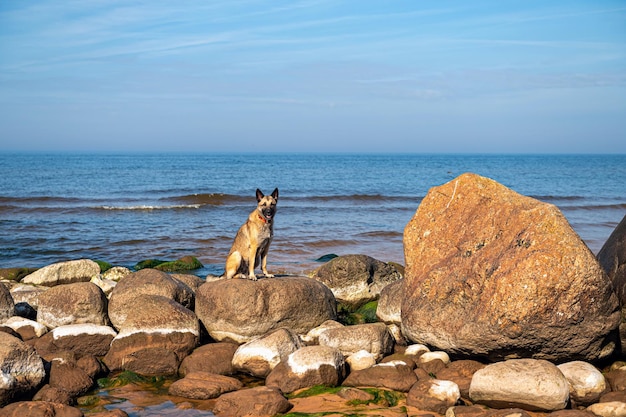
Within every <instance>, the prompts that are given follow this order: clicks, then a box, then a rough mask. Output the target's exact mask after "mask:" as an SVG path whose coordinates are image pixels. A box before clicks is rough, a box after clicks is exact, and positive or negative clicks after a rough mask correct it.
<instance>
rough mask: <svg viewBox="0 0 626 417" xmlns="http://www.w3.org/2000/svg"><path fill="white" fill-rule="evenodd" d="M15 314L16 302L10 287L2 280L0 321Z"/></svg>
mask: <svg viewBox="0 0 626 417" xmlns="http://www.w3.org/2000/svg"><path fill="white" fill-rule="evenodd" d="M14 314H15V303H14V301H13V296H12V295H11V292H10V291H9V289H8V288H7V287H6V286H5V285H4V284H3V283H1V282H0V323H4V322H5V321H6V320H7V319H8V318H9V317H12V316H13V315H14Z"/></svg>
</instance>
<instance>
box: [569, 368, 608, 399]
mask: <svg viewBox="0 0 626 417" xmlns="http://www.w3.org/2000/svg"><path fill="white" fill-rule="evenodd" d="M557 367H558V368H559V370H560V371H561V372H562V373H563V375H565V378H566V379H567V382H568V383H569V389H570V399H571V401H572V403H573V404H575V405H576V406H581V405H582V406H586V405H590V404H592V403H595V402H597V401H598V400H599V399H600V396H601V395H602V394H604V393H605V392H606V391H607V388H608V384H607V383H606V380H605V378H604V375H602V372H600V371H599V370H598V369H597V368H596V367H595V366H593V365H591V364H590V363H587V362H582V361H573V362H567V363H563V364H560V365H558V366H557Z"/></svg>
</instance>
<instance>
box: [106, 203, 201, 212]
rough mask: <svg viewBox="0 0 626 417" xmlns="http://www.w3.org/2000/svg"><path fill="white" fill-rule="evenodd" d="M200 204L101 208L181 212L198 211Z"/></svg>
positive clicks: (108, 207)
mask: <svg viewBox="0 0 626 417" xmlns="http://www.w3.org/2000/svg"><path fill="white" fill-rule="evenodd" d="M200 207H202V204H175V205H171V206H154V205H145V204H142V205H138V206H101V207H98V208H101V209H103V210H138V211H153V210H181V209H199V208H200Z"/></svg>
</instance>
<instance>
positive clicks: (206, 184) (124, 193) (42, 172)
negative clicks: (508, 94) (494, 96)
mask: <svg viewBox="0 0 626 417" xmlns="http://www.w3.org/2000/svg"><path fill="white" fill-rule="evenodd" d="M464 172H474V173H477V174H480V175H483V176H487V177H490V178H493V179H494V180H496V181H498V182H500V183H502V184H504V185H506V186H508V187H510V188H512V189H513V190H515V191H517V192H519V193H521V194H524V195H528V196H532V197H535V198H537V199H539V200H542V201H545V202H548V203H552V204H555V205H556V206H558V207H559V208H560V209H561V210H562V212H563V214H564V215H565V216H566V218H567V219H568V220H569V222H570V223H571V225H572V227H573V228H574V230H576V232H577V233H578V234H579V235H580V236H581V237H582V239H583V240H584V241H585V242H586V244H587V245H588V246H589V248H590V249H591V250H592V251H593V252H594V253H597V252H598V251H599V250H600V248H601V247H602V245H603V244H604V242H605V241H606V239H607V238H608V237H609V235H610V234H611V232H612V231H613V230H614V228H615V226H616V225H617V224H618V223H619V222H620V221H621V219H622V218H623V217H624V215H625V214H626V155H401V154H388V155H369V154H362V155H361V154H177V153H174V154H165V153H146V154H73V153H57V154H39V153H0V268H2V267H18V266H19V267H23V266H26V267H41V266H44V265H47V264H50V263H53V262H59V261H65V260H70V259H79V258H91V259H100V260H104V261H107V262H110V263H112V264H114V265H123V266H128V267H132V266H133V265H134V264H135V263H137V262H139V261H141V260H144V259H149V258H158V259H165V260H174V259H177V258H180V257H182V256H185V255H193V256H196V257H197V258H198V259H199V260H200V261H201V262H202V263H203V264H204V265H205V268H204V269H203V270H200V271H196V273H197V274H198V275H199V276H203V275H206V274H207V273H212V274H221V273H222V271H223V266H224V260H225V258H226V255H227V254H228V250H229V248H230V245H231V243H232V240H233V238H234V235H235V233H236V231H237V229H238V228H239V226H240V225H241V224H242V223H243V222H244V221H245V220H246V218H247V216H248V214H249V213H250V212H251V211H252V210H253V209H254V208H255V206H256V199H255V190H256V188H260V189H261V190H262V191H263V192H265V193H271V192H272V190H273V189H274V188H275V187H278V188H279V190H280V197H279V201H278V213H277V216H276V220H275V226H274V241H273V243H272V247H271V249H270V254H269V258H268V267H269V270H270V272H273V273H302V272H306V271H308V270H310V269H312V268H314V267H316V266H318V265H319V263H318V262H316V259H317V258H319V257H321V256H323V255H326V254H330V253H333V254H337V255H344V254H352V253H362V254H367V255H370V256H373V257H375V258H377V259H380V260H383V261H394V262H400V263H403V262H404V259H403V249H402V232H403V229H404V227H405V225H406V224H407V222H408V221H409V220H410V219H411V217H412V216H413V214H414V213H415V210H416V209H417V207H418V206H419V204H420V201H421V199H422V198H423V197H424V196H425V195H426V193H427V192H428V190H429V188H431V187H433V186H437V185H441V184H443V183H445V182H448V181H450V180H452V179H454V178H455V177H456V176H458V175H460V174H462V173H464Z"/></svg>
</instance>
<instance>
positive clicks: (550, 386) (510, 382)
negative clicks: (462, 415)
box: [469, 359, 569, 411]
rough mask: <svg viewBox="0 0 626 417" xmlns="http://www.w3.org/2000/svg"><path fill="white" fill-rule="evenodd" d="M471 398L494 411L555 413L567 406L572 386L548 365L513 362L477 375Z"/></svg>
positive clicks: (495, 364) (528, 360) (470, 393)
mask: <svg viewBox="0 0 626 417" xmlns="http://www.w3.org/2000/svg"><path fill="white" fill-rule="evenodd" d="M469 396H470V399H471V400H472V401H473V402H474V403H478V404H484V405H487V406H489V407H492V408H507V407H519V408H522V409H524V410H531V411H556V410H562V409H564V408H565V407H566V406H567V404H568V401H569V384H568V382H567V379H565V376H563V374H562V373H561V371H560V370H559V368H557V367H556V365H554V364H552V363H550V362H548V361H545V360H538V359H512V360H507V361H504V362H498V363H494V364H490V365H487V366H485V367H484V368H483V369H480V370H478V371H476V373H474V376H473V378H472V383H471V385H470V389H469Z"/></svg>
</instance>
